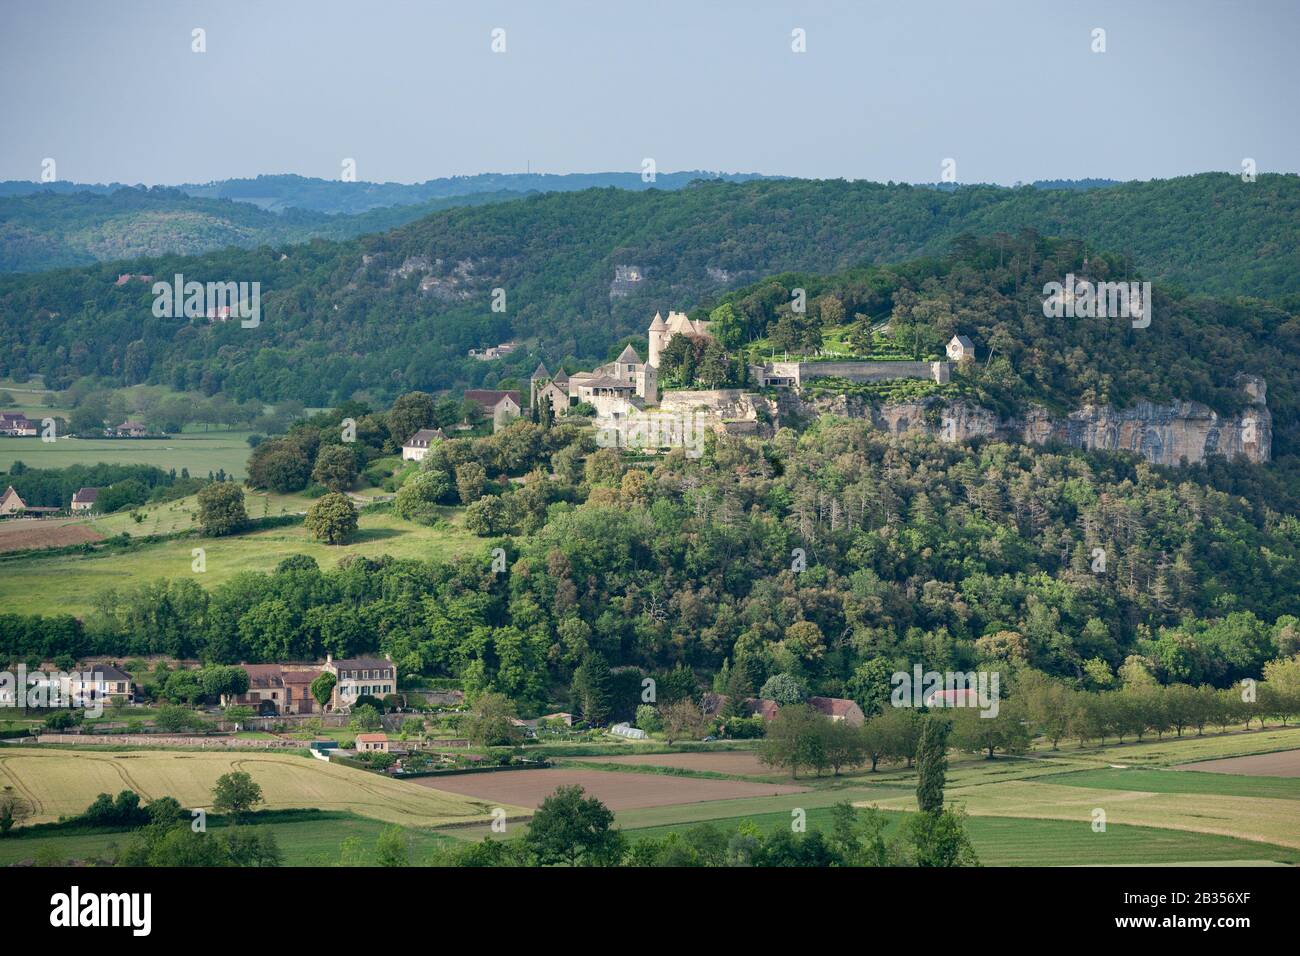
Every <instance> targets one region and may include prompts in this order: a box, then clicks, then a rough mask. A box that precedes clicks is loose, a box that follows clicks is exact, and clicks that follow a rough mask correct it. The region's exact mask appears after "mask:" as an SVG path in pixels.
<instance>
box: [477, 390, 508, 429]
mask: <svg viewBox="0 0 1300 956" xmlns="http://www.w3.org/2000/svg"><path fill="white" fill-rule="evenodd" d="M465 398H466V399H467V400H469V401H471V402H475V403H476V404H477V405H478V406H479V407H480V408H481V409H483V414H484V415H485V416H487V417H488V418H491V419H492V430H493V431H500V430H501V429H502V428H504V427H505V426H506V425H507V424H508V423H509V422H510V421H511V420H512V419H515V418H518V417H519V409H520V405H519V393H518V392H498V391H493V390H492V389H486V388H471V389H467V390H466V392H465Z"/></svg>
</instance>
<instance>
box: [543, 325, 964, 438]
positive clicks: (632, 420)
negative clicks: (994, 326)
mask: <svg viewBox="0 0 1300 956" xmlns="http://www.w3.org/2000/svg"><path fill="white" fill-rule="evenodd" d="M709 327H710V323H709V322H706V321H702V320H693V319H691V318H690V317H689V316H687V315H686V313H685V312H677V311H673V310H670V311H669V313H668V318H667V319H665V318H664V317H663V315H662V314H661V313H658V312H656V313H655V316H654V318H653V319H652V320H651V321H650V327H649V328H648V329H647V339H648V341H649V349H648V354H647V356H646V360H645V361H644V362H642V361H641V356H639V355H638V354H637V352H636V350H635V349H633V348H632V346H630V345H629V346H627V347H626V348H625V349H623V351H622V353H621V354H620V355H619V356H618V358H616V359H615V360H614V361H612V362H606V363H605V364H604V365H601V366H599V367H597V368H595V369H593V370H592V371H590V372H574V373H573V374H572V375H568V374H566V373H565V372H564V371H563V370H561V371H560V372H558V373H556V374H554V375H552V374H551V372H550V371H549V370H548V369H547V368H546V364H545V363H544V362H542V363H538V366H537V369H536V370H535V371H534V372H533V374H532V377H531V381H530V389H529V402H530V405H532V404H536V403H538V402H541V401H547V402H550V403H551V408H552V410H553V411H554V413H555V414H556V415H562V414H564V413H565V412H567V411H568V410H569V409H570V408H571V407H573V406H574V405H577V404H580V403H584V402H585V403H587V404H589V405H591V406H592V407H593V408H594V409H595V412H596V414H595V424H596V427H597V431H598V433H603V434H605V435H606V436H607V437H608V436H609V435H615V436H617V440H616V442H615V443H617V444H623V443H628V444H633V443H637V444H643V445H645V446H646V447H656V446H660V447H662V446H663V445H664V443H663V442H657V441H656V440H655V438H654V436H655V435H662V434H664V433H671V434H673V435H674V436H678V437H675V438H674V439H673V440H671V441H669V442H668V443H667V444H668V445H674V444H680V443H681V440H680V436H681V435H682V434H683V433H684V429H683V425H682V422H683V421H684V420H685V419H688V418H689V419H690V422H691V426H692V428H693V429H696V430H698V429H700V428H703V429H707V430H713V431H735V432H749V431H753V430H754V429H755V428H756V427H757V425H758V408H759V407H760V406H764V405H765V404H766V400H765V399H764V398H763V397H762V396H760V395H759V394H757V393H754V392H750V391H746V390H743V389H736V388H730V389H706V390H671V391H668V392H665V393H663V394H661V393H660V391H659V366H660V364H661V362H662V358H663V354H664V350H665V349H667V348H668V344H669V343H670V342H672V340H673V338H674V337H675V336H678V335H689V336H708V335H709V334H710V331H709ZM947 352H948V357H949V359H951V361H935V362H930V361H926V362H909V361H856V360H846V361H835V360H827V359H826V358H821V359H812V360H804V361H784V362H782V361H775V360H774V361H771V362H767V363H765V364H763V365H753V366H750V368H749V378H750V381H751V382H753V383H754V384H755V385H756V386H758V387H760V388H779V389H783V390H788V391H792V392H794V393H799V392H801V391H802V390H803V387H804V386H805V385H806V384H807V383H810V382H812V381H814V380H816V379H824V378H840V379H845V380H847V381H849V382H878V381H887V380H890V379H900V378H915V379H930V380H932V381H934V382H937V383H939V384H941V385H942V384H945V383H947V382H948V381H949V376H950V372H951V368H952V365H953V364H954V363H955V362H959V361H968V360H970V359H971V358H972V357H973V355H974V345H973V344H972V343H971V340H970V339H968V338H966V337H965V336H962V335H955V336H953V339H952V341H951V342H949V343H948V347H947ZM670 419H671V421H669V420H670Z"/></svg>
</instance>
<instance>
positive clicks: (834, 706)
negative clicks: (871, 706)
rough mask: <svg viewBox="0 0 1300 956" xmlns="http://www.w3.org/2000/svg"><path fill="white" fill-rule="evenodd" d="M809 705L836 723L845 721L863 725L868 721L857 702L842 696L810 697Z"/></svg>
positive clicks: (853, 724)
mask: <svg viewBox="0 0 1300 956" xmlns="http://www.w3.org/2000/svg"><path fill="white" fill-rule="evenodd" d="M808 706H809V707H811V708H812V709H813V710H816V711H819V712H821V713H823V714H825V715H826V716H827V717H829V718H830V719H831V721H832V722H834V723H839V722H840V721H844V722H845V723H846V724H850V725H852V726H854V727H861V726H862V724H863V723H864V722H865V721H866V716H865V715H864V714H863V713H862V708H861V707H859V706H858V705H857V702H856V701H852V700H845V699H844V698H842V697H809V698H808Z"/></svg>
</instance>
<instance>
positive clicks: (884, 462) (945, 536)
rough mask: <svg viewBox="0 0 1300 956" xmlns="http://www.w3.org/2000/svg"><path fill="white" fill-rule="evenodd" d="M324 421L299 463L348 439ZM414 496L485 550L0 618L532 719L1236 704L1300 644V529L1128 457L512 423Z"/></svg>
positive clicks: (24, 648) (461, 451)
mask: <svg viewBox="0 0 1300 956" xmlns="http://www.w3.org/2000/svg"><path fill="white" fill-rule="evenodd" d="M408 405H409V403H408ZM407 410H408V411H409V410H410V409H409V408H407ZM428 411H429V413H430V414H432V413H433V411H432V409H428ZM397 417H400V414H399V416H394V415H393V414H392V413H390V415H389V416H388V418H389V420H390V423H391V424H392V425H393V427H397V420H396V419H397ZM323 421H324V420H323V419H322V422H323ZM313 427H319V430H320V432H319V434H318V435H316V436H315V437H314V439H313V440H312V441H308V439H309V438H311V437H312V436H309V435H305V434H304V435H302V443H303V444H304V446H305V445H306V444H313V443H318V442H319V441H320V438H321V436H323V435H325V434H327V433H329V434H333V435H337V429H335V428H333V427H331V426H328V425H324V424H321V423H320V422H318V423H317V425H315V426H313ZM402 427H409V423H407V424H406V425H404V426H402ZM294 434H297V433H296V432H291V436H292V435H294ZM375 440H376V441H379V440H380V438H379V437H378V436H376V438H375ZM318 463H319V462H318ZM508 476H526V481H525V482H524V483H523V484H515V483H512V482H509V481H505V480H503V479H504V478H506V477H508ZM407 486H409V487H410V488H411V489H412V491H411V492H410V493H408V492H407ZM424 497H429V498H431V499H433V500H440V501H449V502H454V501H460V502H461V503H463V504H465V505H467V506H468V509H467V514H466V527H468V528H470V529H471V530H474V531H476V532H477V533H479V534H480V535H483V536H484V537H485V542H484V550H483V553H482V554H481V555H479V556H475V557H469V558H465V559H462V560H459V561H457V562H454V563H440V562H421V561H400V560H393V559H388V558H385V559H381V560H371V559H363V558H356V559H351V560H348V561H345V562H343V563H341V564H340V565H339V566H338V567H337V568H330V569H327V570H322V569H321V568H319V567H317V565H316V563H315V562H314V561H313V560H312V559H310V558H306V557H301V556H299V557H292V558H289V559H287V560H286V561H285V562H283V563H282V565H281V566H280V568H279V570H277V571H275V572H273V573H269V574H263V573H253V572H246V573H241V574H239V575H237V576H235V577H234V578H233V579H231V580H230V581H228V582H226V583H224V584H221V585H219V586H217V587H215V588H213V589H212V590H211V591H206V590H204V589H203V588H202V587H201V586H199V585H198V584H197V583H196V582H195V581H194V580H193V579H192V578H191V577H183V578H176V579H172V580H168V581H163V580H160V581H157V582H152V583H147V584H142V585H138V586H132V587H127V588H124V589H120V590H115V591H108V592H105V593H103V594H102V595H100V596H99V598H98V601H97V608H98V610H97V611H96V612H95V613H93V614H91V615H89V616H88V617H87V618H86V620H85V621H77V620H74V619H71V618H26V617H21V616H12V615H11V616H4V617H0V656H2V657H6V658H13V659H23V658H28V657H30V658H33V659H39V658H42V657H60V656H62V655H70V656H81V655H84V654H86V653H89V652H101V653H110V654H115V655H128V656H129V655H144V654H151V653H162V654H170V655H176V656H180V657H200V658H203V659H204V660H209V661H214V662H219V663H229V662H236V661H241V660H250V661H264V660H265V661H273V660H301V659H313V658H319V657H322V656H323V655H324V654H325V653H333V654H335V655H336V656H348V655H354V654H359V653H363V652H372V651H383V652H387V653H391V654H392V655H393V658H394V660H396V661H397V662H398V663H399V666H400V667H401V668H402V670H403V671H404V672H406V673H416V672H420V673H425V674H430V675H445V676H452V677H456V678H459V679H460V680H462V681H464V682H465V686H466V688H467V690H473V691H482V690H489V689H490V690H494V691H499V692H501V693H504V694H506V695H508V696H510V697H511V698H512V699H514V700H516V701H518V702H520V704H521V706H522V707H524V708H525V709H527V710H530V711H532V712H537V711H538V710H539V709H540V708H542V707H544V706H545V705H546V704H547V703H548V702H549V701H552V700H555V699H557V698H559V699H563V696H564V694H565V693H566V692H567V691H566V688H567V687H568V686H569V685H570V683H571V681H572V679H573V676H574V672H575V670H576V669H577V668H579V667H580V666H582V665H583V663H584V662H588V661H590V660H592V659H595V658H597V657H598V658H599V659H600V660H601V661H603V662H605V663H606V664H607V665H608V666H612V667H616V668H617V667H627V668H631V670H629V671H627V672H625V676H626V677H627V679H629V680H631V681H633V684H634V685H635V681H636V680H638V679H639V675H640V674H641V673H642V672H646V673H666V672H669V671H671V670H672V669H673V668H675V667H677V666H679V665H680V666H684V667H686V668H690V669H693V670H694V671H695V672H696V673H697V674H698V673H703V674H718V675H720V676H719V681H718V684H719V685H720V687H719V689H723V690H725V691H727V692H728V693H731V694H733V695H741V696H744V695H752V694H753V693H754V692H755V691H756V690H757V688H759V687H761V686H762V685H763V684H764V683H765V682H766V681H767V680H768V679H769V678H771V677H773V676H776V675H781V674H785V675H788V676H789V677H790V678H791V679H792V680H794V681H795V682H797V684H798V685H799V686H800V687H801V688H804V689H805V691H806V692H812V693H824V694H828V695H832V696H845V695H848V696H854V695H860V694H861V693H862V692H863V690H862V688H863V682H864V681H868V682H870V681H877V682H878V681H879V680H881V679H883V678H882V676H881V674H882V673H883V674H888V673H889V672H892V671H895V670H910V668H911V667H912V665H913V664H914V663H917V662H919V663H921V664H922V665H923V666H924V668H925V669H933V670H938V671H945V670H953V669H960V670H970V669H974V668H975V667H976V666H984V667H986V668H988V667H991V668H994V669H996V668H997V667H999V666H1005V667H1008V668H1011V669H1013V670H1014V669H1015V668H1018V667H1021V666H1030V667H1033V668H1036V669H1039V670H1042V671H1044V672H1046V673H1048V674H1051V675H1054V676H1056V677H1059V678H1061V679H1063V680H1065V681H1067V682H1068V683H1070V684H1072V685H1073V686H1077V687H1080V688H1083V689H1094V690H1095V689H1104V688H1108V687H1111V686H1117V685H1118V683H1119V682H1120V681H1121V679H1122V680H1123V681H1124V682H1132V681H1133V680H1135V679H1137V678H1138V677H1139V676H1140V677H1141V678H1142V679H1144V680H1149V679H1154V680H1158V681H1160V682H1163V683H1174V682H1179V683H1188V684H1193V685H1195V684H1200V683H1209V684H1213V685H1215V686H1220V687H1224V686H1227V685H1228V684H1230V683H1231V682H1233V681H1236V680H1238V679H1240V678H1243V677H1258V676H1260V674H1261V673H1262V670H1263V667H1264V665H1265V664H1266V663H1267V662H1268V661H1270V660H1273V659H1275V658H1278V657H1283V656H1290V655H1293V654H1295V653H1296V652H1297V650H1300V620H1297V615H1300V522H1298V521H1297V520H1296V518H1295V517H1294V516H1293V515H1287V514H1283V513H1279V512H1278V511H1276V510H1274V509H1273V507H1272V505H1271V504H1270V503H1269V502H1267V501H1255V502H1251V501H1248V500H1246V499H1245V498H1243V497H1240V496H1238V495H1235V494H1231V493H1226V492H1225V491H1223V490H1221V489H1220V488H1218V487H1216V481H1215V477H1214V476H1213V475H1210V474H1207V473H1204V472H1193V473H1191V474H1188V473H1187V472H1184V471H1178V470H1164V469H1159V468H1155V467H1151V466H1149V465H1147V464H1145V463H1141V462H1136V461H1134V460H1133V459H1132V458H1131V457H1129V456H1123V455H1098V454H1092V455H1085V454H1081V453H1077V452H1070V453H1065V454H1062V453H1057V452H1054V451H1051V450H1047V449H1041V448H1035V447H1027V446H1015V445H1008V444H1003V443H987V444H983V445H979V446H975V447H964V446H954V445H950V444H943V443H940V442H938V441H935V440H933V439H931V438H929V437H925V436H913V437H906V438H901V439H900V438H896V437H891V436H887V435H884V434H882V433H880V432H878V431H874V430H872V429H871V428H870V426H869V425H866V424H864V423H861V422H851V421H842V420H841V421H836V420H832V419H826V420H823V421H819V422H816V423H814V424H813V425H812V426H810V427H809V428H808V429H806V430H805V431H803V432H802V433H801V434H796V433H795V432H793V431H791V430H789V429H782V430H781V431H780V432H778V433H777V434H776V436H775V437H774V438H772V439H770V440H758V439H752V438H746V439H742V438H732V437H717V438H711V439H710V440H709V442H708V443H707V447H706V449H705V453H704V456H703V457H702V458H700V459H698V460H690V459H687V458H685V457H684V456H682V455H681V453H680V452H675V453H673V454H670V455H668V456H666V457H664V458H661V459H658V460H656V461H653V462H635V461H633V462H629V461H626V460H624V459H623V457H622V455H621V454H620V453H619V452H617V451H615V450H613V449H599V450H597V449H596V447H595V444H594V441H593V438H592V435H591V432H590V430H589V429H586V428H582V427H580V426H576V425H573V424H566V423H557V424H555V425H553V426H550V427H548V426H547V425H545V424H535V423H532V422H529V421H527V420H518V421H516V422H514V423H512V424H511V425H510V426H509V427H508V428H506V429H504V430H502V431H501V432H499V433H497V434H495V435H492V436H488V437H482V438H474V439H471V438H465V439H453V440H450V441H446V442H443V443H441V444H439V445H437V446H436V447H435V449H433V450H431V453H430V454H429V456H428V457H427V458H426V459H425V460H424V462H422V463H421V465H420V471H419V472H417V474H416V475H415V476H413V477H412V478H410V479H408V480H407V483H406V486H404V487H403V489H402V492H401V493H399V495H398V501H397V502H396V504H395V505H394V507H397V508H399V509H403V508H404V507H405V506H406V505H408V504H418V501H417V500H416V499H422V498H424ZM410 513H411V514H413V515H415V516H416V517H417V518H419V517H420V512H419V509H418V508H416V509H413V510H412V511H411V512H410ZM421 520H437V516H436V513H435V514H428V515H426V516H425V517H424V518H423V519H421ZM493 546H501V547H504V548H505V549H506V550H507V553H508V558H509V560H508V567H507V570H506V571H505V572H504V573H495V572H494V571H493V569H492V562H491V559H490V555H489V553H488V549H489V548H490V547H493ZM796 549H802V551H803V554H804V558H805V561H806V568H805V569H803V570H799V568H800V562H799V560H798V555H797V553H796ZM1099 550H1100V552H1102V553H1104V554H1105V560H1104V561H1103V562H1102V563H1101V564H1100V566H1099V565H1098V562H1097V554H1098V551H1099ZM872 675H874V676H872ZM620 679H621V678H620ZM855 688H856V689H855ZM627 700H628V702H629V703H631V704H634V703H635V700H636V697H635V694H631V693H630V694H628V696H627Z"/></svg>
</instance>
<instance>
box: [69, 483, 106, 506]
mask: <svg viewBox="0 0 1300 956" xmlns="http://www.w3.org/2000/svg"><path fill="white" fill-rule="evenodd" d="M97 498H99V489H98V488H81V489H79V490H78V491H77V493H76V494H74V495H73V496H72V506H71V508H72V510H73V511H89V510H90V509H91V508H93V507H95V501H96V499H97Z"/></svg>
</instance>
